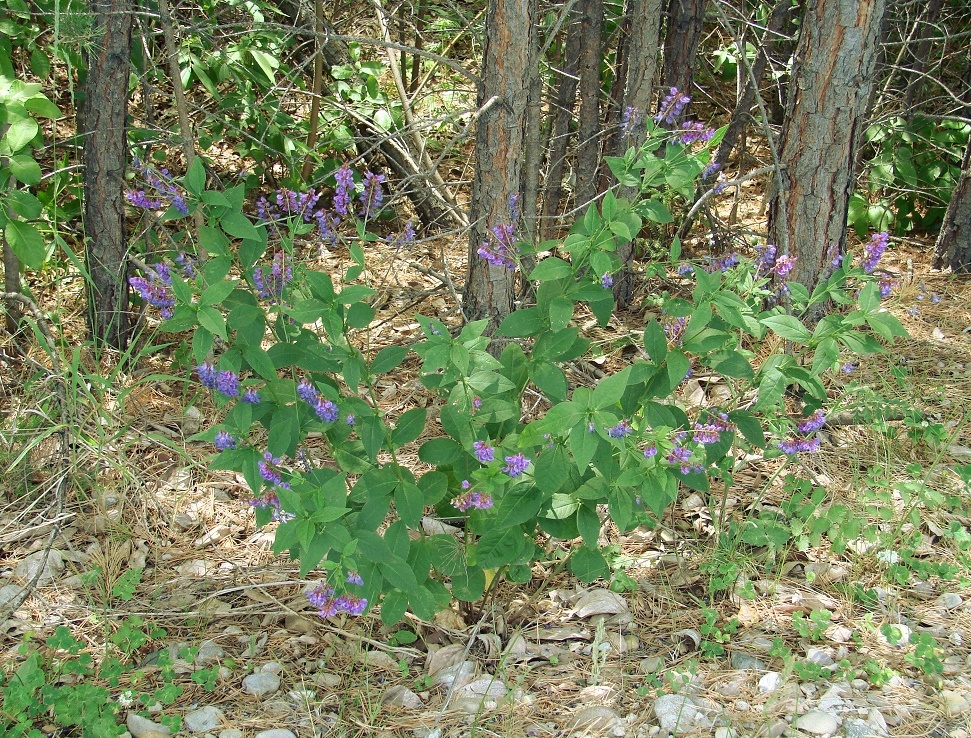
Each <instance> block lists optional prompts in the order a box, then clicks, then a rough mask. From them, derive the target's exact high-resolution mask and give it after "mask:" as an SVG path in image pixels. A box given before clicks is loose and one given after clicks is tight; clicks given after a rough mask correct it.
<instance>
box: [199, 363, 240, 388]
mask: <svg viewBox="0 0 971 738" xmlns="http://www.w3.org/2000/svg"><path fill="white" fill-rule="evenodd" d="M196 372H197V373H198V374H199V382H200V384H202V386H203V387H205V388H206V389H210V390H214V391H216V392H219V393H220V394H223V395H225V396H226V397H238V396H239V375H238V374H237V373H236V372H231V371H225V372H221V371H218V370H217V369H216V367H214V366H213V365H212V364H211V363H210V362H208V361H207V362H205V363H204V364H200V365H199V366H197V367H196Z"/></svg>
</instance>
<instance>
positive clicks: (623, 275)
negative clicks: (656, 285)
mask: <svg viewBox="0 0 971 738" xmlns="http://www.w3.org/2000/svg"><path fill="white" fill-rule="evenodd" d="M663 1H664V0H628V2H627V8H626V10H625V13H624V22H625V28H626V29H627V33H626V34H625V36H624V37H623V38H622V39H621V42H620V43H621V44H623V52H622V56H623V59H624V64H623V68H622V70H623V71H622V78H621V79H620V80H618V84H621V85H623V89H622V92H621V94H620V95H619V96H618V106H617V107H618V113H619V115H620V119H619V120H618V121H617V126H623V122H624V116H625V112H626V111H628V110H630V111H632V112H631V113H630V115H634V116H639V117H640V118H641V119H642V120H643V119H646V118H648V117H650V115H651V110H652V104H653V100H654V77H655V75H656V74H657V62H658V52H659V50H660V38H661V6H662V3H663ZM645 130H646V129H645V127H644V126H643V125H642V124H641V125H628V126H627V129H626V130H625V131H623V133H625V134H626V135H623V136H617V138H616V139H615V141H616V145H615V147H614V154H615V155H616V156H621V155H623V153H624V151H625V150H626V149H628V148H637V147H638V146H640V145H641V144H643V143H644V132H645ZM619 194H620V196H621V197H624V198H627V199H628V200H633V199H634V198H636V197H637V195H638V194H639V193H638V192H637V189H636V188H634V187H622V188H621V189H620V192H619ZM617 256H618V257H619V258H620V260H621V263H622V264H623V265H624V266H623V267H622V268H621V270H620V272H618V273H617V274H616V275H615V276H614V301H615V303H616V305H617V307H618V308H619V309H623V308H626V307H628V305H630V301H631V297H632V296H633V294H634V273H633V271H632V270H631V268H630V264H631V260H632V259H633V256H634V242H633V241H631V242H630V243H625V244H623V245H621V246H620V247H619V248H618V249H617Z"/></svg>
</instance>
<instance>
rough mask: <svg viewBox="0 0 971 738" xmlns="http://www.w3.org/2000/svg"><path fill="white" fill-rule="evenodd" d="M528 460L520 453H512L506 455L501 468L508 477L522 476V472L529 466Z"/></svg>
mask: <svg viewBox="0 0 971 738" xmlns="http://www.w3.org/2000/svg"><path fill="white" fill-rule="evenodd" d="M529 464H530V461H529V459H527V458H526V457H525V456H523V455H522V454H514V455H512V456H507V457H506V465H505V466H504V467H502V470H503V471H504V472H505V473H506V474H508V475H509V476H510V477H514V478H515V477H519V476H522V473H523V472H524V471H526V470H527V469H528V468H529Z"/></svg>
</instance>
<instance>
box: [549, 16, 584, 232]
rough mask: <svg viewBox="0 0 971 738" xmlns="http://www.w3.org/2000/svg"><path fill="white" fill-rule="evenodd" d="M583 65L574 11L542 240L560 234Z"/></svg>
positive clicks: (556, 102) (556, 101) (556, 105)
mask: <svg viewBox="0 0 971 738" xmlns="http://www.w3.org/2000/svg"><path fill="white" fill-rule="evenodd" d="M579 62H580V20H579V12H578V11H577V10H576V9H575V8H574V10H573V11H572V13H571V18H570V21H569V25H568V26H567V29H566V39H565V40H564V42H563V58H562V60H561V66H560V79H559V84H558V85H557V87H556V95H555V96H554V98H553V113H552V117H553V123H552V126H551V132H550V148H549V159H548V161H549V168H548V171H547V174H546V187H545V188H544V191H543V212H542V217H541V221H542V227H541V228H540V239H541V240H544V241H545V240H548V239H550V238H553V235H554V234H555V233H556V218H557V216H558V215H559V209H560V200H561V199H562V198H563V172H564V170H565V169H566V152H567V150H568V149H569V146H570V123H571V122H572V121H573V106H574V103H575V102H576V96H577V74H578V67H579Z"/></svg>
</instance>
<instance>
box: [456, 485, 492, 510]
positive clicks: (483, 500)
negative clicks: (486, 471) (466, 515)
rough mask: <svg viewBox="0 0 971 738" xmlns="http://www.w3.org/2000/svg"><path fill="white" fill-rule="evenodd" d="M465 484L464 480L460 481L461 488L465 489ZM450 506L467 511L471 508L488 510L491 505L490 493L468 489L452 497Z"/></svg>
mask: <svg viewBox="0 0 971 738" xmlns="http://www.w3.org/2000/svg"><path fill="white" fill-rule="evenodd" d="M465 484H466V482H463V483H462V487H463V489H467V488H466V487H465ZM452 507H454V508H455V509H456V510H460V511H462V512H468V511H469V510H471V509H472V508H475V509H476V510H488V509H489V508H490V507H492V495H489V494H482V493H481V492H475V491H474V490H469V491H467V492H465V493H463V494H461V495H459V496H458V497H456V498H455V499H453V500H452Z"/></svg>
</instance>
